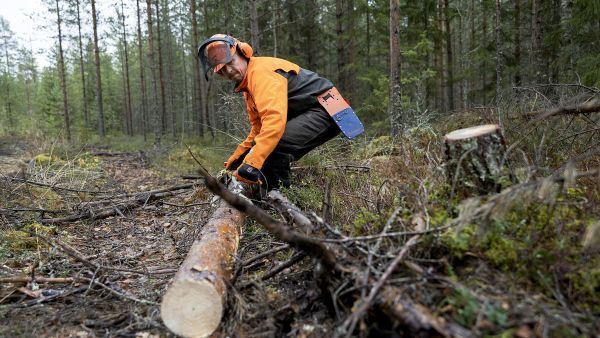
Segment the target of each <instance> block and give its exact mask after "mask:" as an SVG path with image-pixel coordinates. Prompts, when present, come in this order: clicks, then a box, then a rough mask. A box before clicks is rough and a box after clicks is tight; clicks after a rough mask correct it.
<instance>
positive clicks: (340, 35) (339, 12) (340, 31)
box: [335, 0, 347, 93]
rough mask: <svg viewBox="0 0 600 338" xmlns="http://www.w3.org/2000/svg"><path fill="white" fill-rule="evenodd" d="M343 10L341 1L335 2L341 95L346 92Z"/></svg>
mask: <svg viewBox="0 0 600 338" xmlns="http://www.w3.org/2000/svg"><path fill="white" fill-rule="evenodd" d="M343 18H344V10H343V6H342V0H336V1H335V34H336V38H337V47H336V48H337V68H338V83H337V85H338V86H339V87H338V88H339V89H340V91H341V92H342V93H344V92H346V87H347V86H346V77H345V76H344V74H345V70H344V68H345V67H346V50H345V49H344V28H343V27H344V26H343Z"/></svg>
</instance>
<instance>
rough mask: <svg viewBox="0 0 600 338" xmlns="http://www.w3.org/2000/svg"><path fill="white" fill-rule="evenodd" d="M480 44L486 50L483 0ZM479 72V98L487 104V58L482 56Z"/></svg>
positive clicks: (486, 40) (486, 39)
mask: <svg viewBox="0 0 600 338" xmlns="http://www.w3.org/2000/svg"><path fill="white" fill-rule="evenodd" d="M481 13H482V15H481V17H482V22H481V31H482V32H481V46H482V48H483V49H484V50H487V47H488V35H487V30H488V28H487V17H488V13H487V7H486V5H485V1H483V2H482V3H481ZM479 70H480V72H481V98H482V99H483V104H484V105H485V104H487V60H486V58H485V57H484V58H483V60H482V61H481V66H480V68H479Z"/></svg>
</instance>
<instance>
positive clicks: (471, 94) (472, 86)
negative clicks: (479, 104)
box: [467, 0, 477, 106]
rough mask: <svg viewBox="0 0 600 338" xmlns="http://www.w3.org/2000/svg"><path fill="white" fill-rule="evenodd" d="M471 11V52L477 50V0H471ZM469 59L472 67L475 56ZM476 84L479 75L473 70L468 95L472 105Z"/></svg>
mask: <svg viewBox="0 0 600 338" xmlns="http://www.w3.org/2000/svg"><path fill="white" fill-rule="evenodd" d="M469 13H470V14H469V24H470V29H469V31H470V38H469V53H473V52H474V51H475V0H471V3H470V4H469ZM469 59H470V61H471V67H473V64H474V62H473V56H470V57H469ZM476 86H477V76H476V75H475V72H472V73H471V74H470V76H469V94H468V95H467V96H468V100H469V106H472V105H473V102H474V101H475V95H476V89H475V88H476Z"/></svg>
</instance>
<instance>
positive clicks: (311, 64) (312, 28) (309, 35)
mask: <svg viewBox="0 0 600 338" xmlns="http://www.w3.org/2000/svg"><path fill="white" fill-rule="evenodd" d="M305 6H306V13H307V15H306V40H307V41H306V54H307V58H306V59H307V60H306V62H307V64H308V68H309V69H310V70H312V71H315V72H316V71H317V46H318V42H317V41H318V40H317V39H318V37H317V30H316V28H317V24H316V16H317V15H316V14H317V10H318V6H317V2H316V0H308V1H306V5H305Z"/></svg>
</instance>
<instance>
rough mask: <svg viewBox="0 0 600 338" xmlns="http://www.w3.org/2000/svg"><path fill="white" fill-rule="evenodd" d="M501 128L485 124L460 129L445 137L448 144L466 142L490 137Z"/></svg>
mask: <svg viewBox="0 0 600 338" xmlns="http://www.w3.org/2000/svg"><path fill="white" fill-rule="evenodd" d="M499 130H500V126H499V125H497V124H485V125H482V126H475V127H470V128H464V129H458V130H455V131H453V132H450V133H448V134H446V135H445V136H444V140H445V141H446V142H453V141H459V140H465V139H468V138H473V137H479V136H485V135H490V134H494V133H496V132H498V131H499Z"/></svg>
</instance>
